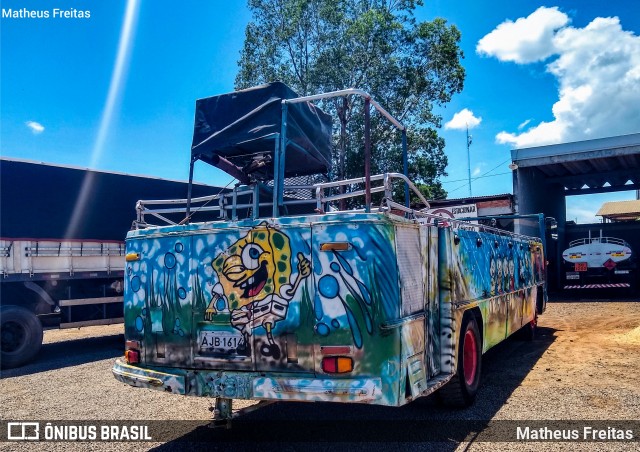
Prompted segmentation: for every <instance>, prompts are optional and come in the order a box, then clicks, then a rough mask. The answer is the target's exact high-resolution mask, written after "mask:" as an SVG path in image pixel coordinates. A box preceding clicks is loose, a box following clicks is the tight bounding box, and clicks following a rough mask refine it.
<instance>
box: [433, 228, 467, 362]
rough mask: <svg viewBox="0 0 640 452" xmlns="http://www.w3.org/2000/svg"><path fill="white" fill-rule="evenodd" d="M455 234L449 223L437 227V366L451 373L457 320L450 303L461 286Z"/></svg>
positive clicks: (454, 360)
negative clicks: (448, 225)
mask: <svg viewBox="0 0 640 452" xmlns="http://www.w3.org/2000/svg"><path fill="white" fill-rule="evenodd" d="M453 240H454V234H453V231H452V230H451V228H450V227H440V228H438V289H439V291H438V303H439V306H438V308H439V311H440V312H439V316H440V370H441V372H442V373H444V374H451V373H453V372H455V369H456V352H457V349H456V344H457V338H456V334H457V333H456V332H457V330H458V326H459V321H458V320H457V319H456V317H455V316H456V312H457V311H456V310H455V309H454V308H453V306H452V303H453V301H455V300H456V299H459V297H457V296H456V293H457V291H459V290H461V289H464V288H465V287H464V285H463V284H461V283H462V282H463V281H462V280H461V277H462V276H461V272H459V271H457V270H458V265H457V260H456V259H455V258H454V255H453V253H452V248H453V246H454V244H453Z"/></svg>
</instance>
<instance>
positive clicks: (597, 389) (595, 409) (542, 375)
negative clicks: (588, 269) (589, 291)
mask: <svg viewBox="0 0 640 452" xmlns="http://www.w3.org/2000/svg"><path fill="white" fill-rule="evenodd" d="M539 327H540V328H539V330H540V332H541V333H542V334H552V335H553V338H554V340H553V343H552V344H551V345H550V346H549V348H548V349H547V350H546V351H545V353H544V355H543V357H542V358H541V359H540V360H539V361H538V362H537V363H536V365H535V366H534V367H533V368H532V370H531V372H529V374H528V375H527V376H526V378H525V379H524V380H523V381H522V386H524V387H527V388H532V389H533V388H540V389H541V390H542V389H543V388H546V389H545V393H546V394H547V396H548V397H554V394H559V393H562V391H563V390H565V389H567V388H583V389H584V390H585V395H584V400H583V402H584V405H582V410H576V412H575V414H574V415H573V417H578V418H581V419H630V420H638V419H640V303H639V302H617V303H616V302H591V303H590V302H572V303H562V302H559V303H550V304H549V305H548V309H547V312H546V313H545V314H544V315H542V316H540V322H539ZM551 414H553V413H551ZM589 415H592V416H594V417H588V416H589ZM585 416H586V417H585ZM595 416H597V417H595ZM565 419H566V417H565Z"/></svg>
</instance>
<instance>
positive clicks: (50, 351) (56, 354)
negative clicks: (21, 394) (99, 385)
mask: <svg viewBox="0 0 640 452" xmlns="http://www.w3.org/2000/svg"><path fill="white" fill-rule="evenodd" d="M123 351H124V335H123V334H114V335H110V336H102V337H90V338H85V339H75V340H69V341H60V342H53V343H50V344H43V345H42V348H41V349H40V353H38V356H36V357H35V359H34V360H33V361H32V362H31V363H29V364H26V365H24V366H22V367H18V368H16V369H3V370H2V371H1V372H0V378H11V377H20V376H23V375H29V374H35V373H38V372H46V371H49V370H55V369H61V368H64V367H69V366H77V365H80V364H85V363H90V362H94V361H100V360H103V359H108V358H116V357H118V356H122V353H123Z"/></svg>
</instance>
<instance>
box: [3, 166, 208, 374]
mask: <svg viewBox="0 0 640 452" xmlns="http://www.w3.org/2000/svg"><path fill="white" fill-rule="evenodd" d="M0 170H1V171H2V174H1V177H0V183H1V198H2V199H1V201H0V208H1V210H2V211H1V215H0V217H1V219H2V222H1V224H0V332H1V336H0V337H1V349H2V355H1V359H0V364H1V365H2V367H3V368H8V367H17V366H20V365H22V364H24V363H26V362H28V361H29V360H31V359H33V358H34V357H35V356H36V355H37V353H38V351H39V349H40V347H41V344H42V339H43V330H46V329H52V328H74V327H81V326H92V325H106V324H111V323H121V322H123V320H124V316H123V290H124V268H125V259H124V255H125V245H124V237H125V235H126V232H127V231H128V230H129V229H130V226H131V221H132V214H131V212H132V210H131V207H132V205H133V203H134V202H135V201H136V200H137V199H139V197H140V196H141V195H142V196H145V195H146V196H160V197H163V196H185V195H186V194H187V191H188V184H187V183H185V182H176V181H168V180H162V179H156V178H149V177H141V176H132V175H127V174H118V173H107V172H100V171H92V170H86V169H81V168H73V167H67V166H60V165H51V164H43V163H37V162H30V161H23V160H16V159H8V158H2V159H1V160H0ZM193 190H194V192H195V193H197V194H211V193H218V192H219V191H220V189H219V188H217V187H206V186H200V185H195V186H194V188H193ZM83 194H84V195H83ZM83 196H84V199H85V202H82V198H83Z"/></svg>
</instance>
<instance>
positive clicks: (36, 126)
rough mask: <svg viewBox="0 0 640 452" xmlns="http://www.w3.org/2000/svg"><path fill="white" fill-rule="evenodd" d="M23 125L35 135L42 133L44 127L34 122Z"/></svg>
mask: <svg viewBox="0 0 640 452" xmlns="http://www.w3.org/2000/svg"><path fill="white" fill-rule="evenodd" d="M25 125H26V126H27V127H28V128H30V129H31V132H33V133H34V134H35V135H38V134H39V133H42V132H44V126H43V125H42V124H40V123H39V122H35V121H27V122H25Z"/></svg>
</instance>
